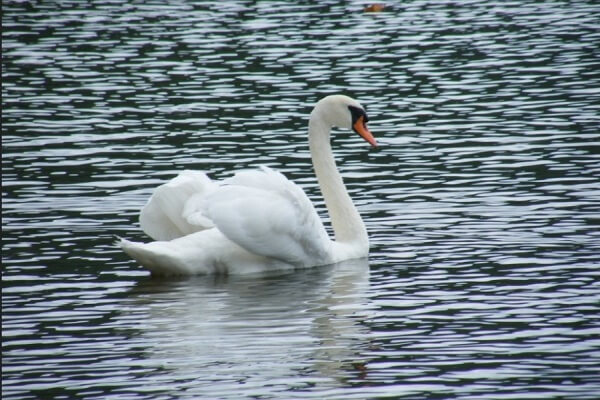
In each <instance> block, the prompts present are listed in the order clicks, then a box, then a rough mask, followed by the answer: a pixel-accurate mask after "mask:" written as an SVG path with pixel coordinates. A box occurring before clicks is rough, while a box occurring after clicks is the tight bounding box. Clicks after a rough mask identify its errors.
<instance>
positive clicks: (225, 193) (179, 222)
mask: <svg viewBox="0 0 600 400" xmlns="http://www.w3.org/2000/svg"><path fill="white" fill-rule="evenodd" d="M367 120H368V119H367V117H366V114H365V111H364V109H363V108H362V106H361V105H360V104H359V103H358V102H356V101H355V100H353V99H351V98H349V97H347V96H341V95H335V96H328V97H325V98H324V99H322V100H321V101H319V102H318V103H317V104H316V106H315V108H314V109H313V112H312V113H311V116H310V121H309V147H310V152H311V155H312V161H313V166H314V169H315V174H316V175H317V179H318V181H319V185H320V187H321V191H322V193H323V198H324V199H325V203H326V205H327V210H328V211H329V215H330V217H331V225H332V227H333V230H334V233H335V239H336V240H335V241H334V240H331V239H330V238H329V235H328V234H327V231H326V230H325V227H324V226H323V223H322V222H321V220H320V218H319V216H318V214H317V213H316V211H315V209H314V207H313V205H312V203H311V201H310V200H309V199H308V197H307V196H306V194H305V193H304V191H303V190H302V189H301V188H300V187H299V186H297V185H296V184H295V183H293V182H292V181H290V180H288V179H286V178H285V177H284V176H283V175H282V174H280V173H279V172H276V171H273V170H272V169H270V168H266V167H262V168H261V169H259V170H253V171H244V172H239V173H237V174H235V175H234V176H233V177H231V178H229V179H226V180H225V181H223V182H222V183H215V182H212V181H211V180H210V179H209V178H208V177H207V176H206V175H205V174H204V173H202V172H195V171H184V172H182V173H181V174H179V176H177V177H176V178H174V179H173V180H171V181H170V182H168V183H166V184H164V185H162V186H160V187H158V188H157V189H156V191H155V192H154V194H153V195H152V197H151V198H150V200H149V201H148V203H147V204H146V206H145V207H144V208H143V210H142V212H141V215H140V224H141V226H142V229H143V230H144V232H146V233H147V234H148V235H149V236H150V237H152V238H153V239H155V240H156V241H155V242H151V243H135V242H130V241H128V240H124V239H122V240H121V242H120V245H121V247H122V248H123V250H124V251H125V252H126V253H127V254H129V255H130V256H131V257H133V258H134V259H136V260H137V261H138V262H139V263H140V264H142V265H143V266H144V267H146V268H147V269H149V270H150V271H151V272H152V273H153V274H159V275H195V274H211V273H226V274H227V273H228V274H247V273H256V272H265V271H273V270H277V271H281V270H287V269H290V270H291V269H294V268H305V267H312V266H317V265H326V264H332V263H336V262H340V261H343V260H348V259H355V258H362V257H366V256H367V255H368V252H369V239H368V236H367V231H366V229H365V226H364V223H363V221H362V219H361V218H360V215H359V213H358V211H357V210H356V208H355V207H354V204H353V203H352V199H351V198H350V196H349V195H348V192H347V191H346V187H345V186H344V182H343V180H342V177H341V175H340V174H339V172H338V170H337V167H336V164H335V160H334V158H333V154H332V152H331V145H330V131H331V128H332V127H334V126H337V127H341V128H352V129H354V130H355V131H356V132H357V133H359V134H360V135H361V136H362V137H363V138H364V139H365V140H367V141H368V142H369V143H371V144H372V145H373V146H375V145H376V143H375V139H374V138H373V136H372V135H371V133H370V132H369V130H368V129H367V127H366V122H367Z"/></svg>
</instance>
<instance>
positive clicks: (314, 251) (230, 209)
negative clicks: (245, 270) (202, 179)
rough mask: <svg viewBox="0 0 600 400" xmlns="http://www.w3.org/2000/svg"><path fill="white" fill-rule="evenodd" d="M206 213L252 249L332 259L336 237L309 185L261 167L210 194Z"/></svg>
mask: <svg viewBox="0 0 600 400" xmlns="http://www.w3.org/2000/svg"><path fill="white" fill-rule="evenodd" d="M204 210H205V214H206V215H207V216H208V217H210V219H211V220H212V221H213V222H214V224H215V225H216V227H217V228H218V229H219V230H220V231H221V232H222V233H223V234H224V235H225V236H226V237H227V238H228V239H229V240H231V241H233V242H235V243H237V244H238V245H239V246H241V247H243V248H244V249H246V250H247V251H249V252H251V253H254V254H258V255H262V256H266V257H272V258H275V259H279V260H282V261H285V262H288V263H292V264H296V265H298V264H306V263H308V264H310V263H312V264H313V265H314V263H315V262H317V263H319V262H324V263H325V262H327V257H328V255H329V254H330V247H331V241H330V239H329V237H328V235H327V232H326V230H325V228H324V226H323V223H322V222H321V220H320V218H319V216H318V214H317V213H316V211H315V209H314V207H313V205H312V203H311V202H310V200H309V199H308V197H307V196H306V194H305V193H304V191H303V190H302V189H301V188H300V187H299V186H297V185H296V184H294V183H293V182H291V181H289V180H288V179H287V178H285V177H284V176H283V175H282V174H281V173H279V172H276V171H273V170H271V169H270V168H267V167H262V168H261V169H260V170H254V171H245V172H240V173H238V174H236V175H235V176H234V177H232V178H230V179H228V180H226V181H225V182H224V184H223V185H222V186H221V187H219V188H218V189H217V190H215V191H214V192H212V193H211V194H210V195H209V196H207V197H206V199H205V203H204Z"/></svg>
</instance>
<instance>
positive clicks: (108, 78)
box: [2, 0, 600, 400]
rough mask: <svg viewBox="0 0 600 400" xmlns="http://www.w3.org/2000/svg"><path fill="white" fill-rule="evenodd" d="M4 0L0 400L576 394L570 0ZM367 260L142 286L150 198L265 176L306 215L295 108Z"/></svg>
mask: <svg viewBox="0 0 600 400" xmlns="http://www.w3.org/2000/svg"><path fill="white" fill-rule="evenodd" d="M388 4H389V7H388V8H387V10H385V11H384V12H381V13H372V14H368V13H363V12H362V11H361V10H362V8H363V6H364V5H365V3H363V2H336V1H321V2H300V3H295V4H292V3H288V2H244V1H229V2H184V1H170V2H156V3H154V2H151V1H140V2H131V3H130V2H124V1H112V2H106V1H73V2H68V1H64V2H51V3H48V2H41V1H19V2H15V1H6V2H3V5H2V7H3V14H2V26H3V32H2V46H3V70H2V73H3V77H2V102H3V107H2V109H3V110H2V148H3V157H2V166H3V178H2V186H3V188H2V228H3V233H2V246H3V248H2V260H3V269H2V282H3V290H2V327H3V328H2V335H3V349H2V398H3V399H31V398H44V399H50V398H57V399H58V398H86V399H111V398H119V399H136V400H137V399H167V398H190V399H191V398H194V399H196V398H211V399H212V398H287V399H289V398H357V399H364V398H383V397H392V398H407V399H422V398H426V397H428V398H452V399H471V398H477V399H484V398H489V399H502V398H518V399H523V398H534V399H548V398H571V399H575V398H576V399H595V398H598V397H600V367H599V366H600V306H599V304H600V283H599V277H600V272H599V267H600V230H599V229H598V227H599V225H600V205H599V204H600V185H599V179H598V176H600V155H599V154H600V151H599V150H600V140H599V137H600V136H599V134H598V131H599V127H600V74H598V70H599V68H600V50H599V47H598V43H600V33H599V32H600V7H599V6H598V5H597V4H595V2H593V1H578V2H569V1H553V2H524V1H511V2H501V3H499V2H491V1H485V0H484V1H477V2H458V3H457V2H426V1H408V2H398V3H392V2H390V3H388ZM337 92H343V93H346V94H350V95H352V96H354V97H356V98H358V99H359V100H360V101H361V102H362V103H363V104H364V105H366V107H367V110H368V112H369V116H370V119H371V121H372V122H371V124H370V126H371V130H372V131H373V132H374V134H375V135H376V136H377V138H378V140H379V143H380V148H379V149H376V150H369V149H368V145H366V144H365V143H362V142H361V141H360V139H358V138H355V137H352V136H351V135H349V134H341V133H340V134H339V135H338V136H337V137H336V138H335V144H334V147H335V149H336V155H337V158H338V162H339V165H340V169H341V170H342V173H343V174H344V176H345V177H346V182H347V186H348V187H349V190H350V192H351V194H352V196H353V198H354V200H355V202H356V204H357V206H358V207H359V209H360V212H361V214H362V215H363V218H364V220H365V222H366V224H367V226H368V229H369V231H370V237H371V256H370V258H369V260H368V263H367V262H362V263H361V262H350V263H344V264H341V265H338V266H333V267H325V268H318V269H314V270H309V271H300V272H298V273H294V274H291V275H285V276H274V277H260V278H259V277H255V278H224V277H220V278H219V277H217V278H215V277H197V278H190V279H181V280H166V281H165V280H156V279H152V278H150V277H149V276H148V274H147V273H146V272H145V271H144V270H143V269H141V268H140V267H139V266H138V265H137V264H136V263H135V262H133V261H132V260H130V259H128V257H126V256H125V255H124V254H122V252H121V251H120V250H119V249H117V248H115V246H114V245H113V242H114V240H115V237H116V236H123V237H127V238H131V239H134V240H146V238H145V236H144V235H143V233H142V232H141V231H140V229H139V226H138V224H137V215H138V211H139V209H140V208H141V207H142V206H143V204H144V203H145V201H146V199H147V198H148V196H149V195H150V194H151V192H152V189H153V188H154V187H155V186H157V185H158V184H160V183H162V182H165V181H166V180H168V179H170V178H172V177H173V176H175V175H176V174H177V172H178V171H181V170H183V169H185V168H189V169H199V170H204V171H207V172H208V173H209V174H210V175H211V176H212V177H214V178H215V179H220V178H224V177H227V176H230V174H231V172H230V171H232V170H234V169H240V168H246V167H252V166H256V165H258V164H265V165H269V166H271V167H274V168H277V169H279V170H281V171H283V172H284V173H285V174H286V175H287V176H288V177H290V178H291V179H294V180H295V181H296V182H298V183H299V184H300V185H301V186H302V187H303V188H305V190H306V191H307V192H308V194H309V195H310V196H311V198H313V199H314V201H315V203H316V205H317V207H318V209H319V211H320V212H321V213H322V214H323V217H324V218H326V215H325V214H324V205H323V201H322V199H321V197H320V194H319V191H318V187H317V185H316V181H315V178H314V176H313V174H312V169H311V168H310V165H309V162H310V160H309V156H308V152H307V144H306V124H307V116H308V113H309V112H310V106H311V104H313V103H314V102H315V101H316V100H318V99H319V98H320V97H322V96H323V95H324V94H330V93H337Z"/></svg>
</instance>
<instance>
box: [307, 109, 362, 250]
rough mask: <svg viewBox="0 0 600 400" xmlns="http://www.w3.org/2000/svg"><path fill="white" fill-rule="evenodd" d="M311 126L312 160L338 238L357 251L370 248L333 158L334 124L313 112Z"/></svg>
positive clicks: (310, 145)
mask: <svg viewBox="0 0 600 400" xmlns="http://www.w3.org/2000/svg"><path fill="white" fill-rule="evenodd" d="M308 129H309V147H310V153H311V156H312V162H313V166H314V168H315V174H316V175H317V180H318V181H319V186H320V187H321V192H322V193H323V198H324V199H325V204H326V206H327V211H329V216H330V218H331V225H332V227H333V231H334V233H335V239H336V241H338V242H341V243H347V244H351V245H353V246H356V247H357V248H356V250H359V248H363V247H366V248H367V249H368V246H369V239H368V236H367V230H366V228H365V225H364V223H363V221H362V219H361V218H360V214H359V213H358V210H357V209H356V207H354V204H353V203H352V199H351V198H350V195H348V191H347V190H346V186H345V185H344V181H343V180H342V176H341V175H340V173H339V172H338V169H337V166H336V164H335V160H334V158H333V153H332V151H331V143H330V137H329V136H330V135H329V134H330V131H331V127H330V126H327V125H326V124H325V123H324V122H322V120H321V119H320V118H318V115H315V114H313V115H311V119H310V121H309V124H308Z"/></svg>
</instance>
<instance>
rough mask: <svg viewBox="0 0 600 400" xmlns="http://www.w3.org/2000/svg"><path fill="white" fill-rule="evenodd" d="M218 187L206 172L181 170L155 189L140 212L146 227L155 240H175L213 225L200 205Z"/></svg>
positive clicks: (143, 224)
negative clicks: (202, 211)
mask: <svg viewBox="0 0 600 400" xmlns="http://www.w3.org/2000/svg"><path fill="white" fill-rule="evenodd" d="M216 188H217V185H216V184H215V183H214V182H212V181H211V180H210V179H209V178H208V177H207V176H206V174H204V173H203V172H199V171H190V170H186V171H183V172H181V173H180V174H179V175H177V177H175V178H173V179H171V180H170V181H169V182H167V183H165V184H163V185H161V186H159V187H158V188H156V189H155V190H154V193H153V194H152V197H150V199H149V200H148V202H147V203H146V205H145V206H144V208H143V209H142V212H141V214H140V225H141V227H142V230H143V231H144V232H145V233H146V234H147V235H148V236H150V237H151V238H152V239H154V240H172V239H176V238H179V237H182V236H185V235H189V234H190V233H194V232H198V231H201V230H204V229H208V228H212V227H213V226H214V225H213V223H212V222H211V221H210V220H209V219H207V218H205V217H204V216H203V215H202V213H201V212H200V211H199V209H198V206H197V205H198V204H200V203H201V199H202V198H204V197H205V196H206V195H208V194H209V193H211V192H213V191H214V190H215V189H216Z"/></svg>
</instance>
